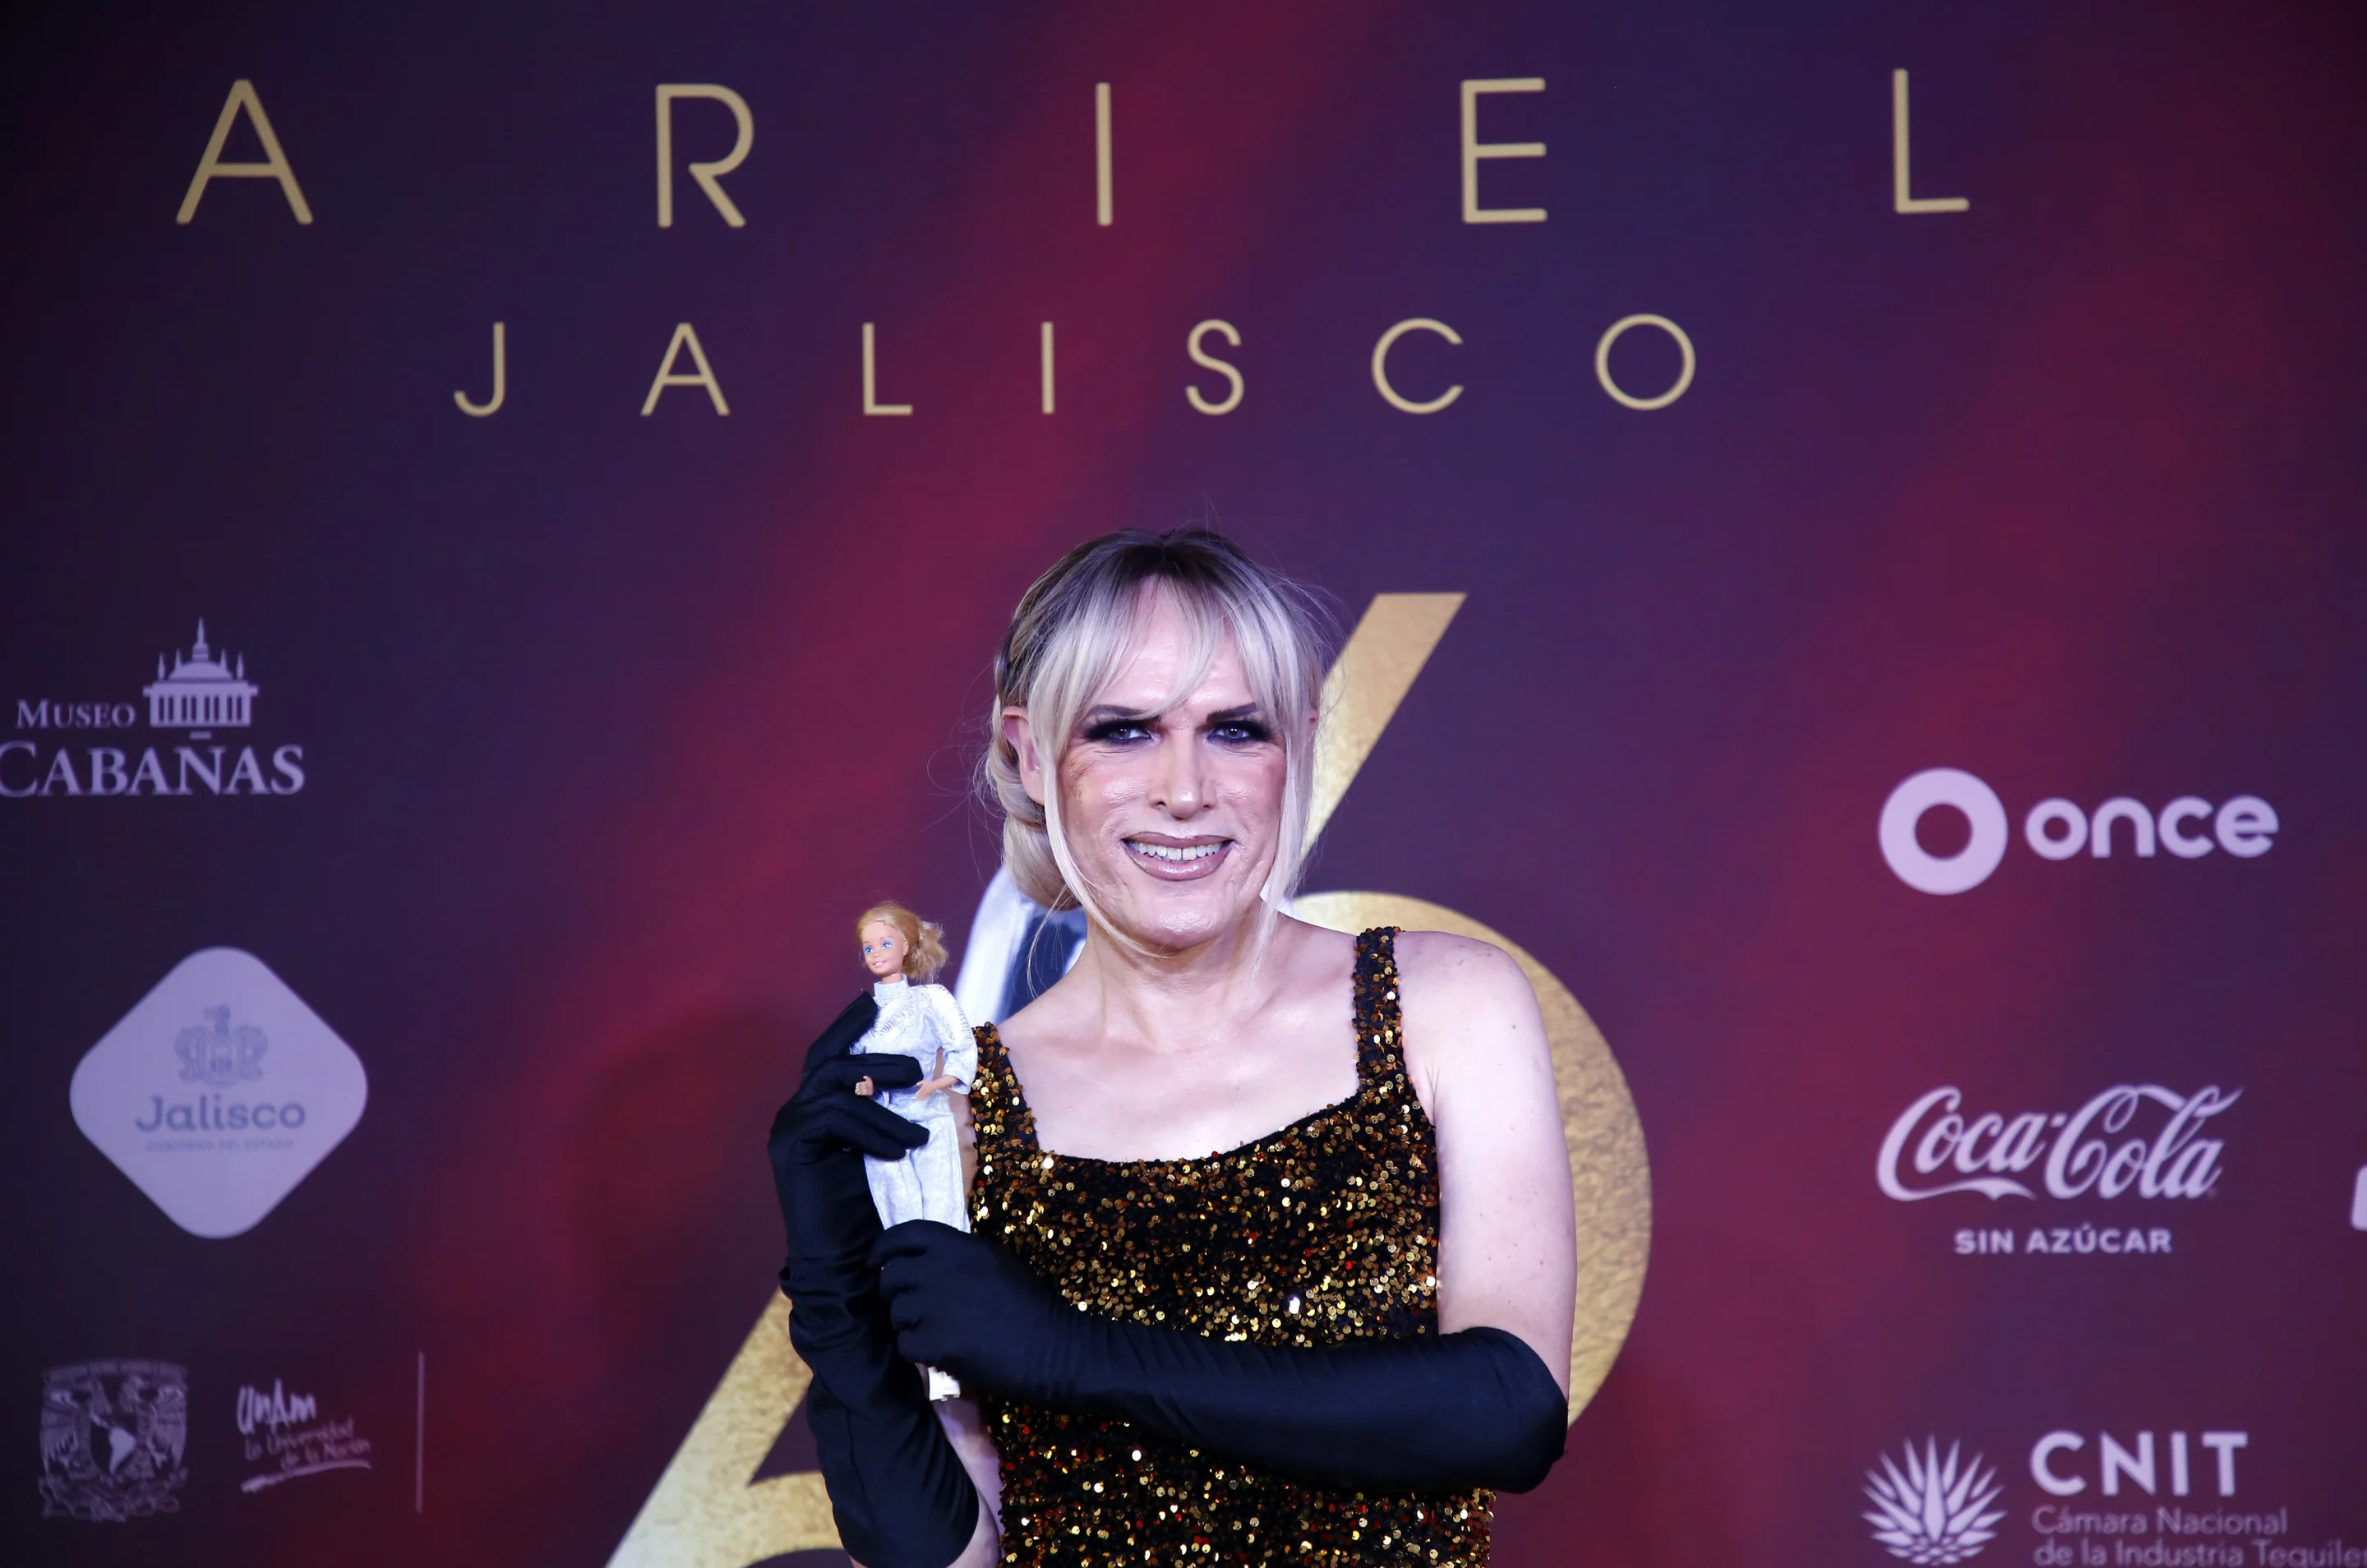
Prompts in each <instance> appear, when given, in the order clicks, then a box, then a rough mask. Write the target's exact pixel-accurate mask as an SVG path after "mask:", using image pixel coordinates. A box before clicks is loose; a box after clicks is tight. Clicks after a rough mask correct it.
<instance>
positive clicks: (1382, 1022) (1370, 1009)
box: [1351, 926, 1405, 1088]
mask: <svg viewBox="0 0 2367 1568" xmlns="http://www.w3.org/2000/svg"><path fill="white" fill-rule="evenodd" d="M1351 994H1352V996H1353V1000H1354V1005H1355V1020H1356V1082H1357V1085H1358V1086H1359V1087H1360V1088H1370V1087H1372V1086H1374V1085H1376V1084H1379V1083H1384V1082H1395V1081H1399V1080H1401V1079H1403V1078H1404V1077H1405V1056H1404V1055H1403V1052H1402V1049H1401V1047H1402V1044H1403V1041H1402V1040H1401V1038H1400V1036H1401V1034H1402V1032H1403V1031H1402V1026H1401V1022H1400V1015H1399V1008H1398V928H1397V927H1395V926H1375V927H1373V928H1372V929H1371V930H1369V931H1365V932H1363V933H1362V934H1360V935H1359V936H1358V937H1357V938H1356V972H1355V978H1354V980H1353V983H1352V986H1351Z"/></svg>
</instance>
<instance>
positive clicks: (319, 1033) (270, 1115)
mask: <svg viewBox="0 0 2367 1568" xmlns="http://www.w3.org/2000/svg"><path fill="white" fill-rule="evenodd" d="M71 1099H72V1102H73V1105H74V1124H75V1125H76V1126H78V1127H80V1128H81V1129H82V1131H83V1135H84V1136H85V1137H86V1138H88V1139H89V1140H90V1141H91V1142H92V1143H93V1144H96V1145H98V1150H99V1152H100V1153H101V1154H103V1155H105V1156H107V1157H108V1159H110V1160H113V1161H114V1162H115V1166H116V1168H117V1169H119V1170H120V1171H122V1172H123V1174H124V1175H126V1176H128V1177H130V1179H131V1183H132V1185H133V1186H135V1187H137V1188H139V1189H140V1190H141V1191H142V1192H145V1193H146V1194H147V1195H148V1196H149V1198H150V1199H151V1200H152V1201H154V1203H155V1205H156V1206H157V1207H158V1208H160V1209H162V1210H164V1213H165V1215H166V1216H167V1217H168V1218H170V1219H171V1220H172V1222H173V1223H174V1224H176V1225H178V1226H180V1227H181V1228H182V1229H183V1230H185V1231H187V1232H188V1233H189V1234H190V1235H202V1236H210V1237H220V1236H232V1235H241V1234H242V1233H243V1232H246V1231H249V1230H252V1229H254V1228H255V1225H257V1224H260V1223H261V1222H262V1220H263V1217H264V1216H265V1215H266V1214H268V1213H271V1211H272V1210H273V1209H275V1208H277V1207H278V1205H279V1201H280V1200H281V1199H282V1198H285V1197H287V1196H288V1194H289V1193H290V1192H293V1191H294V1190H296V1185H297V1183H299V1182H300V1181H302V1180H303V1179H304V1178H305V1177H307V1176H309V1175H311V1172H312V1168H313V1167H314V1166H316V1165H319V1164H320V1163H321V1161H322V1160H323V1159H324V1158H326V1157H327V1156H328V1153H329V1151H330V1150H331V1149H334V1148H335V1147H336V1146H337V1145H338V1144H340V1143H342V1142H343V1141H344V1140H345V1134H348V1133H350V1132H352V1131H353V1130H354V1127H355V1126H356V1124H357V1123H358V1122H360V1121H361V1119H362V1107H363V1105H364V1104H365V1103H366V1102H367V1101H368V1099H369V1078H368V1074H366V1073H365V1072H363V1070H362V1063H361V1058H360V1057H358V1056H357V1055H354V1053H353V1048H352V1047H351V1046H349V1045H347V1044H346V1043H345V1042H344V1041H342V1040H340V1039H338V1038H337V1036H336V1033H335V1032H334V1031H333V1030H332V1029H330V1027H329V1026H328V1025H327V1024H326V1023H323V1021H321V1017H320V1015H319V1014H318V1013H315V1012H314V1011H313V1010H311V1008H309V1007H307V1006H305V1005H304V999H303V998H301V997H299V996H298V995H297V994H296V993H295V992H294V991H292V990H289V988H288V986H287V984H286V982H284V981H282V980H281V979H280V978H279V976H277V975H274V974H273V973H272V972H271V971H270V970H269V969H268V968H266V967H265V965H264V963H263V961H262V960H261V959H259V958H257V957H255V955H254V954H253V953H242V952H240V951H239V950H238V949H236V948H232V947H210V948H207V949H205V950H204V951H203V952H200V953H191V954H190V955H189V956H188V957H187V958H185V959H183V960H182V961H181V962H180V963H179V964H176V965H175V966H174V968H173V972H172V973H171V974H169V975H167V976H164V979H163V980H162V981H160V982H159V983H158V984H157V987H156V988H155V989H154V990H153V991H151V992H149V993H148V994H147V996H145V997H143V998H141V1001H140V1003H139V1005H138V1006H136V1007H134V1008H133V1009H132V1010H130V1012H128V1013H126V1014H125V1015H124V1016H123V1021H122V1022H120V1023H119V1024H117V1025H116V1026H115V1027H114V1028H113V1029H110V1030H108V1032H107V1034H106V1036H105V1037H104V1038H103V1039H101V1040H100V1041H99V1043H97V1044H96V1045H94V1046H92V1047H91V1048H90V1051H89V1053H88V1054H87V1055H85V1056H84V1057H83V1059H82V1065H81V1066H77V1067H76V1068H75V1069H74V1087H73V1089H72V1090H71Z"/></svg>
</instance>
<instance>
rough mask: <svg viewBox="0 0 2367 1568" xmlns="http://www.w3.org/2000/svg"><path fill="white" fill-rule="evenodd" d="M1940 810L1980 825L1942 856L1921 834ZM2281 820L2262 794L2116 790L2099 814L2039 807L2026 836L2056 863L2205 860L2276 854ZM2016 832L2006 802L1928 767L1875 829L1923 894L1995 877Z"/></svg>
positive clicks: (1895, 796)
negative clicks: (2142, 796)
mask: <svg viewBox="0 0 2367 1568" xmlns="http://www.w3.org/2000/svg"><path fill="white" fill-rule="evenodd" d="M1937 807H1954V809H1956V810H1957V811H1960V812H1962V813H1964V816H1965V821H1967V822H1968V823H1970V824H1971V825H1972V832H1971V834H1970V835H1969V836H1968V837H1967V838H1966V839H1965V846H1964V848H1962V849H1960V850H1958V851H1957V852H1955V853H1954V854H1948V855H1935V854H1933V853H1931V852H1930V851H1929V850H1927V849H1925V848H1924V847H1923V846H1922V844H1921V843H1920V842H1919V841H1918V840H1917V839H1916V837H1915V829H1916V828H1917V826H1918V825H1919V824H1920V823H1921V821H1922V820H1923V816H1924V813H1926V812H1928V811H1931V810H1933V809H1935V808H1937ZM2278 826H2279V824H2278V822H2277V814H2276V810H2275V808H2274V807H2271V806H2270V805H2269V803H2268V802H2267V801H2265V800H2262V799H2261V798H2260V797H2259V795H2230V796H2229V797H2228V798H2227V799H2226V800H2225V801H2222V802H2221V803H2220V804H2219V805H2218V806H2216V807H2214V806H2213V805H2212V804H2211V802H2209V801H2207V800H2205V799H2203V797H2202V796H2201V795H2180V796H2179V797H2178V798H2177V799H2175V800H2172V801H2171V802H2170V803H2169V805H2167V806H2164V807H2162V808H2161V809H2160V810H2159V811H2155V810H2152V809H2149V808H2148V807H2146V806H2145V805H2144V804H2143V803H2142V802H2139V801H2137V800H2135V799H2133V798H2131V797H2130V796H2128V795H2115V796H2113V797H2112V799H2110V800H2107V801H2105V802H2103V803H2102V804H2101V805H2100V806H2098V807H2096V809H2095V810H2094V811H2092V812H2090V811H2084V810H2082V809H2081V808H2080V807H2078V806H2077V805H2076V804H2074V803H2073V802H2071V801H2068V800H2065V799H2063V798H2062V797H2060V796H2056V797H2054V798H2051V799H2047V800H2042V801H2040V802H2039V803H2038V804H2037V805H2036V806H2033V807H2031V808H2030V811H2029V813H2028V814H2027V815H2026V816H2024V817H2023V818H2022V841H2023V842H2025V843H2026V844H2028V845H2029V846H2030V849H2031V851H2032V852H2033V853H2034V854H2036V855H2038V856H2039V857H2040V858H2041V859H2044V860H2051V861H2065V860H2069V859H2070V858H2071V857H2072V856H2074V855H2076V854H2078V852H2080V851H2081V850H2086V851H2087V852H2089V854H2090V855H2091V856H2093V857H2094V858H2096V859H2098V860H2107V859H2110V858H2111V857H2112V851H2113V847H2114V846H2115V844H2120V845H2124V846H2126V847H2127V848H2128V850H2129V851H2130V852H2132V853H2134V854H2135V855H2136V856H2137V857H2138V858H2139V859H2141V860H2144V859H2150V858H2152V856H2153V854H2154V852H2155V851H2156V850H2157V848H2159V849H2167V850H2168V851H2169V852H2170V853H2171V854H2172V855H2175V856H2176V857H2178V858H2179V859H2180V860H2200V859H2202V858H2203V856H2204V855H2207V854H2209V853H2211V852H2212V851H2213V850H2214V849H2219V850H2225V851H2226V852H2228V853H2229V854H2231V855H2234V856H2235V857H2236V858H2237V859H2238V860H2253V859H2256V858H2258V857H2259V856H2261V855H2264V854H2267V853H2268V852H2269V849H2270V846H2271V840H2273V839H2274V838H2275V836H2276V832H2277V829H2278ZM2206 829H2207V830H2206ZM2010 836H2011V835H2010V833H2009V832H2008V831H2007V826H2006V810H2005V802H2003V801H2002V800H1999V798H1998V793H1997V791H1995V790H1993V789H1991V788H1989V786H1988V784H1983V783H1982V782H1981V781H1980V780H1979V779H1976V778H1975V777H1974V776H1973V775H1972V774H1970V773H1965V771H1964V770H1963V769H1961V768H1926V769H1925V770H1923V772H1921V773H1917V774H1915V775H1914V776H1913V777H1911V778H1909V779H1907V780H1905V781H1904V782H1902V783H1901V784H1899V785H1898V787H1897V788H1896V789H1894V790H1892V791H1891V792H1890V798H1889V799H1887V800H1886V801H1884V802H1883V803H1882V817H1881V819H1880V821H1879V823H1878V824H1877V826H1876V828H1875V839H1876V840H1877V841H1878V842H1879V843H1880V844H1881V846H1882V858H1883V860H1884V861H1885V862H1886V863H1888V864H1889V866H1890V869H1891V870H1892V871H1893V872H1895V873H1896V874H1897V876H1898V880H1899V881H1901V882H1904V883H1905V884H1907V886H1909V887H1912V888H1914V889H1916V890H1917V891H1918V892H1921V893H1940V894H1946V893H1963V892H1966V891H1968V890H1970V889H1972V888H1975V887H1977V886H1980V885H1981V884H1982V883H1984V882H1987V881H1988V879H1989V874H1990V873H1992V872H1994V871H1996V870H1997V868H1998V865H1999V863H2000V862H2002V861H2003V860H2004V859H2005V852H2006V845H2007V840H2009V839H2010Z"/></svg>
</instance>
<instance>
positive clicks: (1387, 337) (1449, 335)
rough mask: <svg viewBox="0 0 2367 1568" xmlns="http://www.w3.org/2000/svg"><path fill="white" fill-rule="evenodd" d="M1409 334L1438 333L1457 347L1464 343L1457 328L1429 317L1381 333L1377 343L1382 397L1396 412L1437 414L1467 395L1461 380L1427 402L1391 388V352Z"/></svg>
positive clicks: (1375, 360)
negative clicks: (1406, 395)
mask: <svg viewBox="0 0 2367 1568" xmlns="http://www.w3.org/2000/svg"><path fill="white" fill-rule="evenodd" d="M1406 333H1437V334H1438V335H1439V336H1441V337H1443V338H1444V339H1445V340H1446V341H1447V342H1449V343H1451V344H1455V345H1456V346H1457V347H1460V346H1461V345H1462V343H1463V340H1462V339H1461V338H1460V337H1458V336H1456V335H1455V329H1454V328H1453V327H1450V326H1448V325H1447V324H1446V323H1445V322H1444V321H1432V320H1431V319H1430V318H1429V317H1428V316H1416V317H1414V318H1413V319H1412V320H1411V321H1399V323H1398V324H1397V325H1396V326H1393V327H1391V328H1390V329H1389V330H1388V331H1387V332H1385V333H1382V334H1381V341H1380V342H1378V343H1376V344H1373V386H1374V388H1375V389H1376V390H1378V391H1379V393H1380V394H1381V399H1382V400H1383V401H1384V402H1387V404H1388V405H1389V407H1391V408H1393V409H1397V410H1399V411H1401V412H1405V413H1436V412H1438V411H1439V410H1441V409H1443V408H1444V407H1445V406H1446V405H1447V404H1449V403H1451V402H1453V401H1454V400H1455V399H1457V398H1459V397H1461V396H1462V395H1463V383H1462V382H1460V381H1457V382H1456V383H1455V385H1453V386H1451V387H1449V388H1447V389H1446V390H1444V391H1443V392H1441V393H1439V394H1438V396H1436V397H1434V398H1433V399H1431V400H1430V401H1428V402H1426V403H1418V402H1415V401H1413V400H1411V399H1410V398H1404V397H1400V396H1399V394H1398V389H1396V388H1395V387H1392V386H1390V385H1389V350H1390V349H1391V348H1393V347H1395V346H1396V345H1397V341H1398V339H1399V338H1401V337H1403V336H1405V335H1406Z"/></svg>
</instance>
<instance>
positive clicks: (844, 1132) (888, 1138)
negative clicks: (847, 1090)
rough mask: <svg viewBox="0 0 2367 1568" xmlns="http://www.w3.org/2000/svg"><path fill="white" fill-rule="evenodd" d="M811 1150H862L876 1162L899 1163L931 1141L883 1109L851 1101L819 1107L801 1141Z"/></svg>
mask: <svg viewBox="0 0 2367 1568" xmlns="http://www.w3.org/2000/svg"><path fill="white" fill-rule="evenodd" d="M798 1141H799V1142H800V1143H803V1144H805V1145H807V1146H809V1147H812V1146H814V1145H821V1146H824V1147H828V1146H830V1145H840V1146H844V1147H846V1148H852V1149H861V1150H862V1151H863V1152H864V1153H865V1154H867V1155H869V1156H872V1157H873V1158H875V1159H900V1158H902V1157H903V1156H905V1155H907V1154H910V1153H911V1152H912V1150H914V1149H917V1148H919V1147H920V1146H921V1145H923V1144H925V1143H927V1142H928V1141H929V1134H928V1129H927V1128H925V1127H918V1126H915V1125H913V1124H912V1122H907V1121H905V1120H904V1119H903V1118H902V1117H901V1116H899V1115H897V1114H896V1113H895V1112H894V1111H890V1110H889V1109H888V1108H887V1107H886V1106H884V1105H875V1104H873V1103H872V1102H871V1101H869V1100H857V1099H855V1098H853V1097H849V1098H848V1099H847V1100H844V1102H833V1103H831V1104H827V1105H821V1106H816V1107H815V1108H814V1110H813V1111H812V1114H811V1116H810V1118H809V1120H808V1121H807V1122H806V1126H805V1129H804V1136H803V1137H802V1138H800V1139H799V1140H798Z"/></svg>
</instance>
